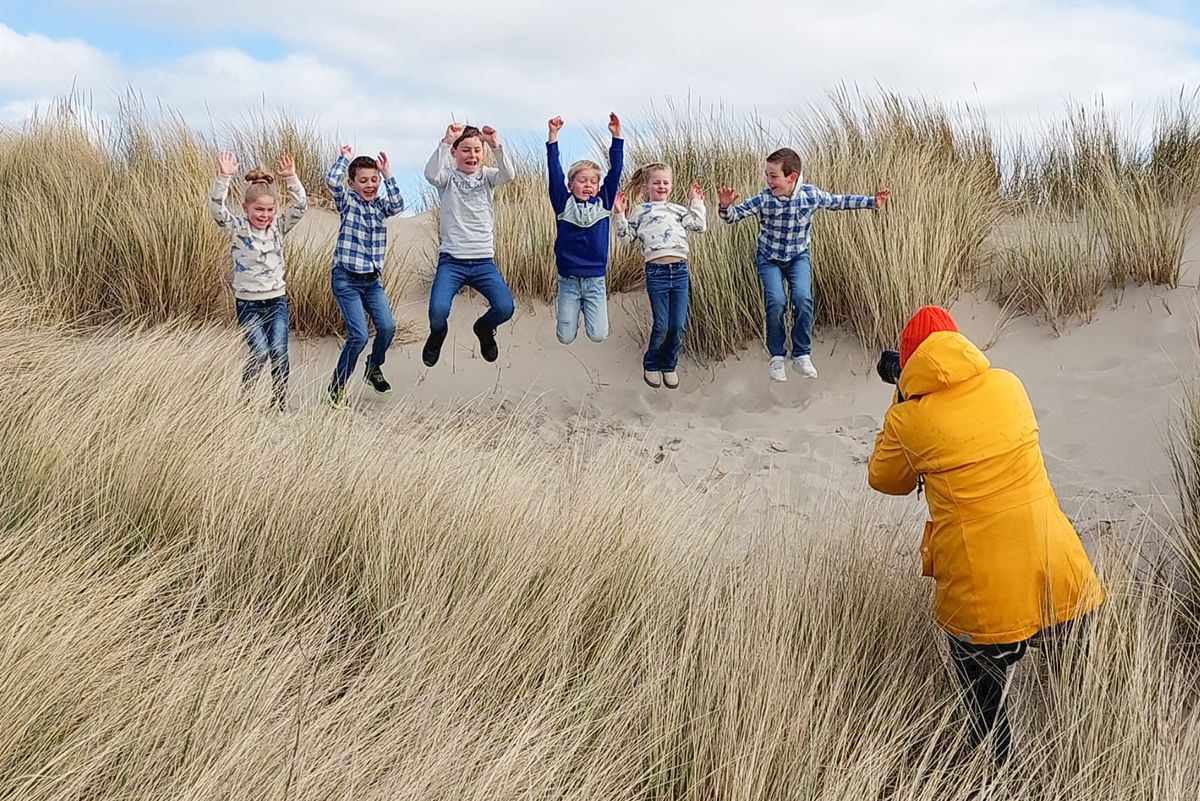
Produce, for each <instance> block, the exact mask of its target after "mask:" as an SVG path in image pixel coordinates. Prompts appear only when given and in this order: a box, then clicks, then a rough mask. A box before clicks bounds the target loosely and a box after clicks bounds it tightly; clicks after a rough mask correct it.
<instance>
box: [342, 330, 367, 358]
mask: <svg viewBox="0 0 1200 801" xmlns="http://www.w3.org/2000/svg"><path fill="white" fill-rule="evenodd" d="M366 346H367V334H366V332H365V331H362V332H360V331H351V332H350V333H348V334H347V335H346V350H349V351H351V352H352V353H361V352H362V349H363V348H365V347H366Z"/></svg>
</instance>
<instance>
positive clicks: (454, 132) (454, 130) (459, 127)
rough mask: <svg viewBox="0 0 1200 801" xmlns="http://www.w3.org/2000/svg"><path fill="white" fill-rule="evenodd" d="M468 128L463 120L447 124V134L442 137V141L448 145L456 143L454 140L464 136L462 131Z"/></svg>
mask: <svg viewBox="0 0 1200 801" xmlns="http://www.w3.org/2000/svg"><path fill="white" fill-rule="evenodd" d="M466 129H467V126H465V125H463V124H462V123H461V122H452V123H450V124H449V125H448V126H446V135H445V136H444V137H442V141H443V142H445V143H446V144H448V145H452V144H454V140H455V139H457V138H458V137H460V136H462V132H463V131H465V130H466Z"/></svg>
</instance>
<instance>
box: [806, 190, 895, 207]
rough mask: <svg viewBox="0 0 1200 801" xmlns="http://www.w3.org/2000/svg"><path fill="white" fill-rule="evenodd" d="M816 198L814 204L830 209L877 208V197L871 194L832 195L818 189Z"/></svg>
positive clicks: (884, 197) (885, 197)
mask: <svg viewBox="0 0 1200 801" xmlns="http://www.w3.org/2000/svg"><path fill="white" fill-rule="evenodd" d="M881 194H882V193H881ZM883 199H884V200H886V199H887V195H886V194H885V195H884V196H883ZM815 200H816V202H815V203H814V205H815V206H816V207H817V208H821V209H829V210H830V211H850V210H853V209H873V208H875V197H874V196H871V195H831V194H830V193H828V192H825V191H823V190H820V189H818V190H817V193H816V197H815ZM881 202H882V201H881Z"/></svg>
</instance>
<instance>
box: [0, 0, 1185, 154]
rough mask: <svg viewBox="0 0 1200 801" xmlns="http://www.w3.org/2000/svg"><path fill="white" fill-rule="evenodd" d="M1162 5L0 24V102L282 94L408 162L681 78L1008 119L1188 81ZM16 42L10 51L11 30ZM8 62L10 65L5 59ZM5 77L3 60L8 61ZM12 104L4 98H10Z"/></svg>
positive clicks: (1180, 31)
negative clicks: (446, 139) (977, 111)
mask: <svg viewBox="0 0 1200 801" xmlns="http://www.w3.org/2000/svg"><path fill="white" fill-rule="evenodd" d="M87 6H88V7H89V8H91V9H95V8H97V7H98V6H100V7H107V8H110V9H111V13H112V14H113V15H114V16H115V17H117V18H122V17H123V18H125V19H128V21H129V22H130V23H133V24H136V25H138V26H150V27H151V28H154V26H160V27H161V29H162V30H180V29H186V30H188V31H190V32H191V33H192V34H193V35H195V36H197V37H200V38H202V39H209V40H211V41H213V42H224V41H227V40H226V39H225V37H226V36H227V34H228V19H227V18H225V17H221V16H216V15H213V14H212V13H211V12H210V11H209V9H208V7H207V6H208V4H198V3H195V2H191V1H190V0H187V1H185V0H131V1H130V2H123V3H119V4H118V3H102V2H89V3H88V4H87ZM1170 8H1171V6H1170V4H1169V3H1166V4H1160V6H1159V10H1152V9H1147V8H1137V7H1133V6H1124V7H1123V6H1116V5H1113V4H1112V3H1108V2H1063V1H1061V0H1055V1H1051V0H972V2H970V3H962V2H951V1H950V0H921V1H920V2H910V3H905V4H903V5H900V6H890V7H887V8H883V9H881V7H879V6H877V5H874V4H853V5H851V4H843V3H828V2H825V3H813V2H795V1H794V0H736V2H730V0H692V2H689V3H687V4H682V3H654V2H646V0H636V2H630V0H613V2H609V3H607V4H604V5H600V6H588V7H587V8H586V9H584V8H583V7H579V6H570V5H563V4H561V3H550V2H544V1H543V0H509V2H507V3H497V2H486V3H485V2H474V1H473V0H457V2H455V3H451V4H447V3H444V2H441V0H405V2H404V3H397V4H390V5H389V4H377V5H376V6H375V7H373V8H372V9H371V10H370V12H369V13H349V12H344V11H339V10H338V8H337V6H336V5H335V4H330V3H328V2H327V1H326V0H293V2H291V3H290V4H289V7H288V12H287V13H286V14H284V15H279V14H278V11H277V9H275V8H273V7H270V6H269V5H262V4H248V5H246V6H245V7H243V8H239V9H238V13H237V18H236V19H237V26H238V33H239V35H244V36H251V37H269V38H271V39H273V40H275V41H279V42H282V43H283V45H284V46H285V48H286V49H287V50H288V52H289V53H290V54H289V55H285V56H284V57H282V58H280V59H274V60H272V59H260V58H255V57H254V54H253V53H244V52H240V51H237V50H231V49H227V48H212V49H205V50H204V51H202V52H198V53H193V54H186V55H182V56H181V57H179V58H175V59H168V60H163V61H160V62H159V63H156V64H154V65H153V66H151V67H146V68H138V69H130V68H126V67H122V66H121V65H120V64H116V63H114V62H113V61H112V60H111V59H110V58H109V57H107V56H106V55H105V54H103V53H101V52H99V51H98V50H96V49H95V48H92V47H90V46H88V45H86V44H83V43H80V42H77V41H54V40H49V39H46V38H45V37H37V36H26V37H21V36H19V35H17V34H14V33H13V32H12V31H10V30H8V29H6V28H4V27H3V26H0V102H3V101H5V100H7V101H8V106H6V107H5V111H4V112H0V113H4V114H6V115H7V116H10V117H11V115H13V114H15V113H19V109H20V103H21V102H23V101H25V100H27V99H28V98H31V97H44V96H46V95H47V93H56V92H57V93H62V92H66V91H68V90H69V89H70V81H71V79H72V78H73V77H74V76H76V75H78V76H81V77H80V80H83V81H86V84H87V86H88V88H92V89H94V90H95V91H96V92H97V98H98V97H99V94H100V92H101V91H102V90H104V89H106V88H107V89H108V90H109V91H110V92H112V91H113V87H116V88H119V87H120V86H122V85H125V84H129V85H132V86H134V87H136V88H137V89H139V90H141V91H142V92H143V93H144V94H145V95H146V96H147V97H158V98H161V99H162V100H164V102H167V103H169V104H171V105H174V106H176V107H178V108H179V109H180V110H181V111H182V112H183V113H184V114H185V115H186V116H187V117H188V118H189V119H192V118H193V116H194V115H199V119H205V118H206V117H205V115H211V116H212V118H213V119H214V120H215V121H217V122H218V124H219V123H220V122H221V121H224V120H227V119H230V118H235V117H238V116H240V115H244V114H245V112H246V111H247V110H249V109H260V108H262V107H263V104H264V102H265V103H266V104H267V106H268V107H269V108H275V107H282V108H285V109H287V110H289V111H291V112H293V113H295V114H296V115H298V116H300V117H302V118H305V119H312V120H315V121H317V122H318V123H319V124H320V125H322V126H323V127H324V128H326V129H329V130H333V129H335V128H336V129H338V130H339V131H341V132H343V133H344V135H345V136H346V137H348V138H352V139H354V140H355V141H356V144H358V145H359V146H361V147H362V148H363V149H377V148H379V147H387V148H390V152H391V153H392V154H393V157H394V158H396V159H397V161H398V163H401V164H404V165H405V167H407V168H410V169H411V168H414V167H416V166H419V164H420V163H421V162H422V161H423V158H424V155H425V151H426V150H428V149H430V148H431V147H432V145H433V143H434V142H435V141H436V139H437V138H438V135H439V133H440V131H441V130H442V127H443V126H444V124H445V122H446V121H447V120H448V119H449V117H450V115H451V114H452V113H453V114H454V115H455V116H456V117H457V118H459V119H463V118H470V119H471V120H473V121H477V122H483V121H486V122H490V123H492V124H495V125H497V126H498V127H500V128H501V129H502V130H504V131H509V132H511V131H524V132H530V133H531V134H532V135H534V136H538V135H540V133H541V131H542V125H543V120H545V119H546V118H547V117H548V116H550V115H551V114H554V113H562V114H563V115H564V116H567V117H568V118H569V119H571V120H572V121H574V120H579V121H581V122H593V123H595V124H602V122H603V115H604V113H605V112H607V111H608V110H610V109H615V110H618V111H621V112H623V113H624V114H625V116H626V117H627V118H636V116H637V115H638V113H640V112H642V111H644V110H645V109H646V108H647V107H648V106H649V105H650V104H651V103H657V102H661V101H662V100H663V99H664V98H667V97H672V98H675V99H676V100H682V99H683V98H684V97H686V96H689V95H690V96H691V97H693V98H699V99H703V100H705V101H724V102H725V103H726V105H727V106H730V107H731V108H733V109H734V110H737V111H741V110H748V109H750V108H756V109H758V110H760V111H762V112H764V113H767V114H768V115H770V114H773V113H783V112H786V111H788V110H792V109H795V108H797V107H801V106H803V105H804V104H805V103H807V102H808V101H811V100H814V99H817V98H819V97H821V96H822V95H823V94H824V93H825V92H827V91H828V90H830V89H832V88H834V87H836V86H838V85H840V84H843V83H844V84H848V85H851V86H855V85H857V86H859V87H861V88H863V89H865V90H868V91H869V90H871V89H873V88H874V87H875V86H876V85H882V86H884V87H886V88H890V89H896V90H899V91H902V92H909V93H920V94H923V95H925V96H927V97H935V98H937V99H940V100H943V101H947V102H959V101H967V102H972V103H980V104H982V105H983V106H984V108H985V109H986V110H987V111H988V112H989V113H990V114H991V115H992V116H993V117H1000V118H1003V119H1005V120H1006V121H1009V122H1012V123H1017V124H1020V123H1022V122H1025V121H1028V120H1036V119H1040V118H1044V117H1045V116H1047V115H1051V114H1057V113H1059V112H1061V110H1062V108H1063V103H1064V101H1065V99H1066V98H1067V97H1072V98H1074V99H1076V100H1078V101H1083V102H1088V101H1090V100H1091V99H1093V98H1094V97H1096V96H1097V95H1100V94H1103V95H1104V97H1105V100H1106V102H1107V103H1108V105H1109V106H1111V107H1114V108H1123V107H1126V106H1129V105H1137V106H1145V105H1147V104H1149V103H1152V102H1153V101H1155V100H1157V99H1159V98H1162V97H1166V96H1169V95H1171V94H1172V93H1174V92H1175V91H1177V90H1178V89H1179V87H1180V86H1182V85H1185V84H1187V85H1189V86H1197V85H1200V55H1198V54H1200V31H1197V29H1196V28H1195V27H1194V26H1192V25H1189V24H1186V23H1184V22H1182V21H1180V20H1179V19H1178V18H1175V17H1172V16H1171V15H1170V13H1168V12H1169V9H1170ZM13 41H16V45H15V46H13V53H15V55H14V54H13V53H10V52H8V51H9V49H10V43H11V42H13ZM5 67H17V68H18V69H17V70H16V71H15V72H14V71H13V69H6V68H5ZM5 75H7V77H2V76H5ZM14 104H16V105H14Z"/></svg>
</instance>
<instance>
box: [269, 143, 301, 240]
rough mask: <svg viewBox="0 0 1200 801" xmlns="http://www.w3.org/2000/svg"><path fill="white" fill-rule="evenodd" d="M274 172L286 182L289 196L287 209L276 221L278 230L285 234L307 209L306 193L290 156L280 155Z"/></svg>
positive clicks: (294, 225)
mask: <svg viewBox="0 0 1200 801" xmlns="http://www.w3.org/2000/svg"><path fill="white" fill-rule="evenodd" d="M275 172H277V173H279V176H280V177H281V178H283V180H284V181H286V182H287V188H288V197H290V198H291V202H290V203H289V204H288V207H287V210H286V211H284V212H283V214H281V215H279V220H278V223H277V224H278V225H279V232H280V233H283V234H286V233H287V232H288V231H290V230H292V229H293V228H295V227H296V223H298V222H300V218H301V217H303V216H304V212H305V211H307V210H308V194H307V193H305V191H304V184H302V183H300V179H299V178H298V177H296V162H295V161H294V160H293V159H292V157H291V156H287V155H284V156H280V157H279V164H278V165H277V166H276V167H275Z"/></svg>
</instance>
